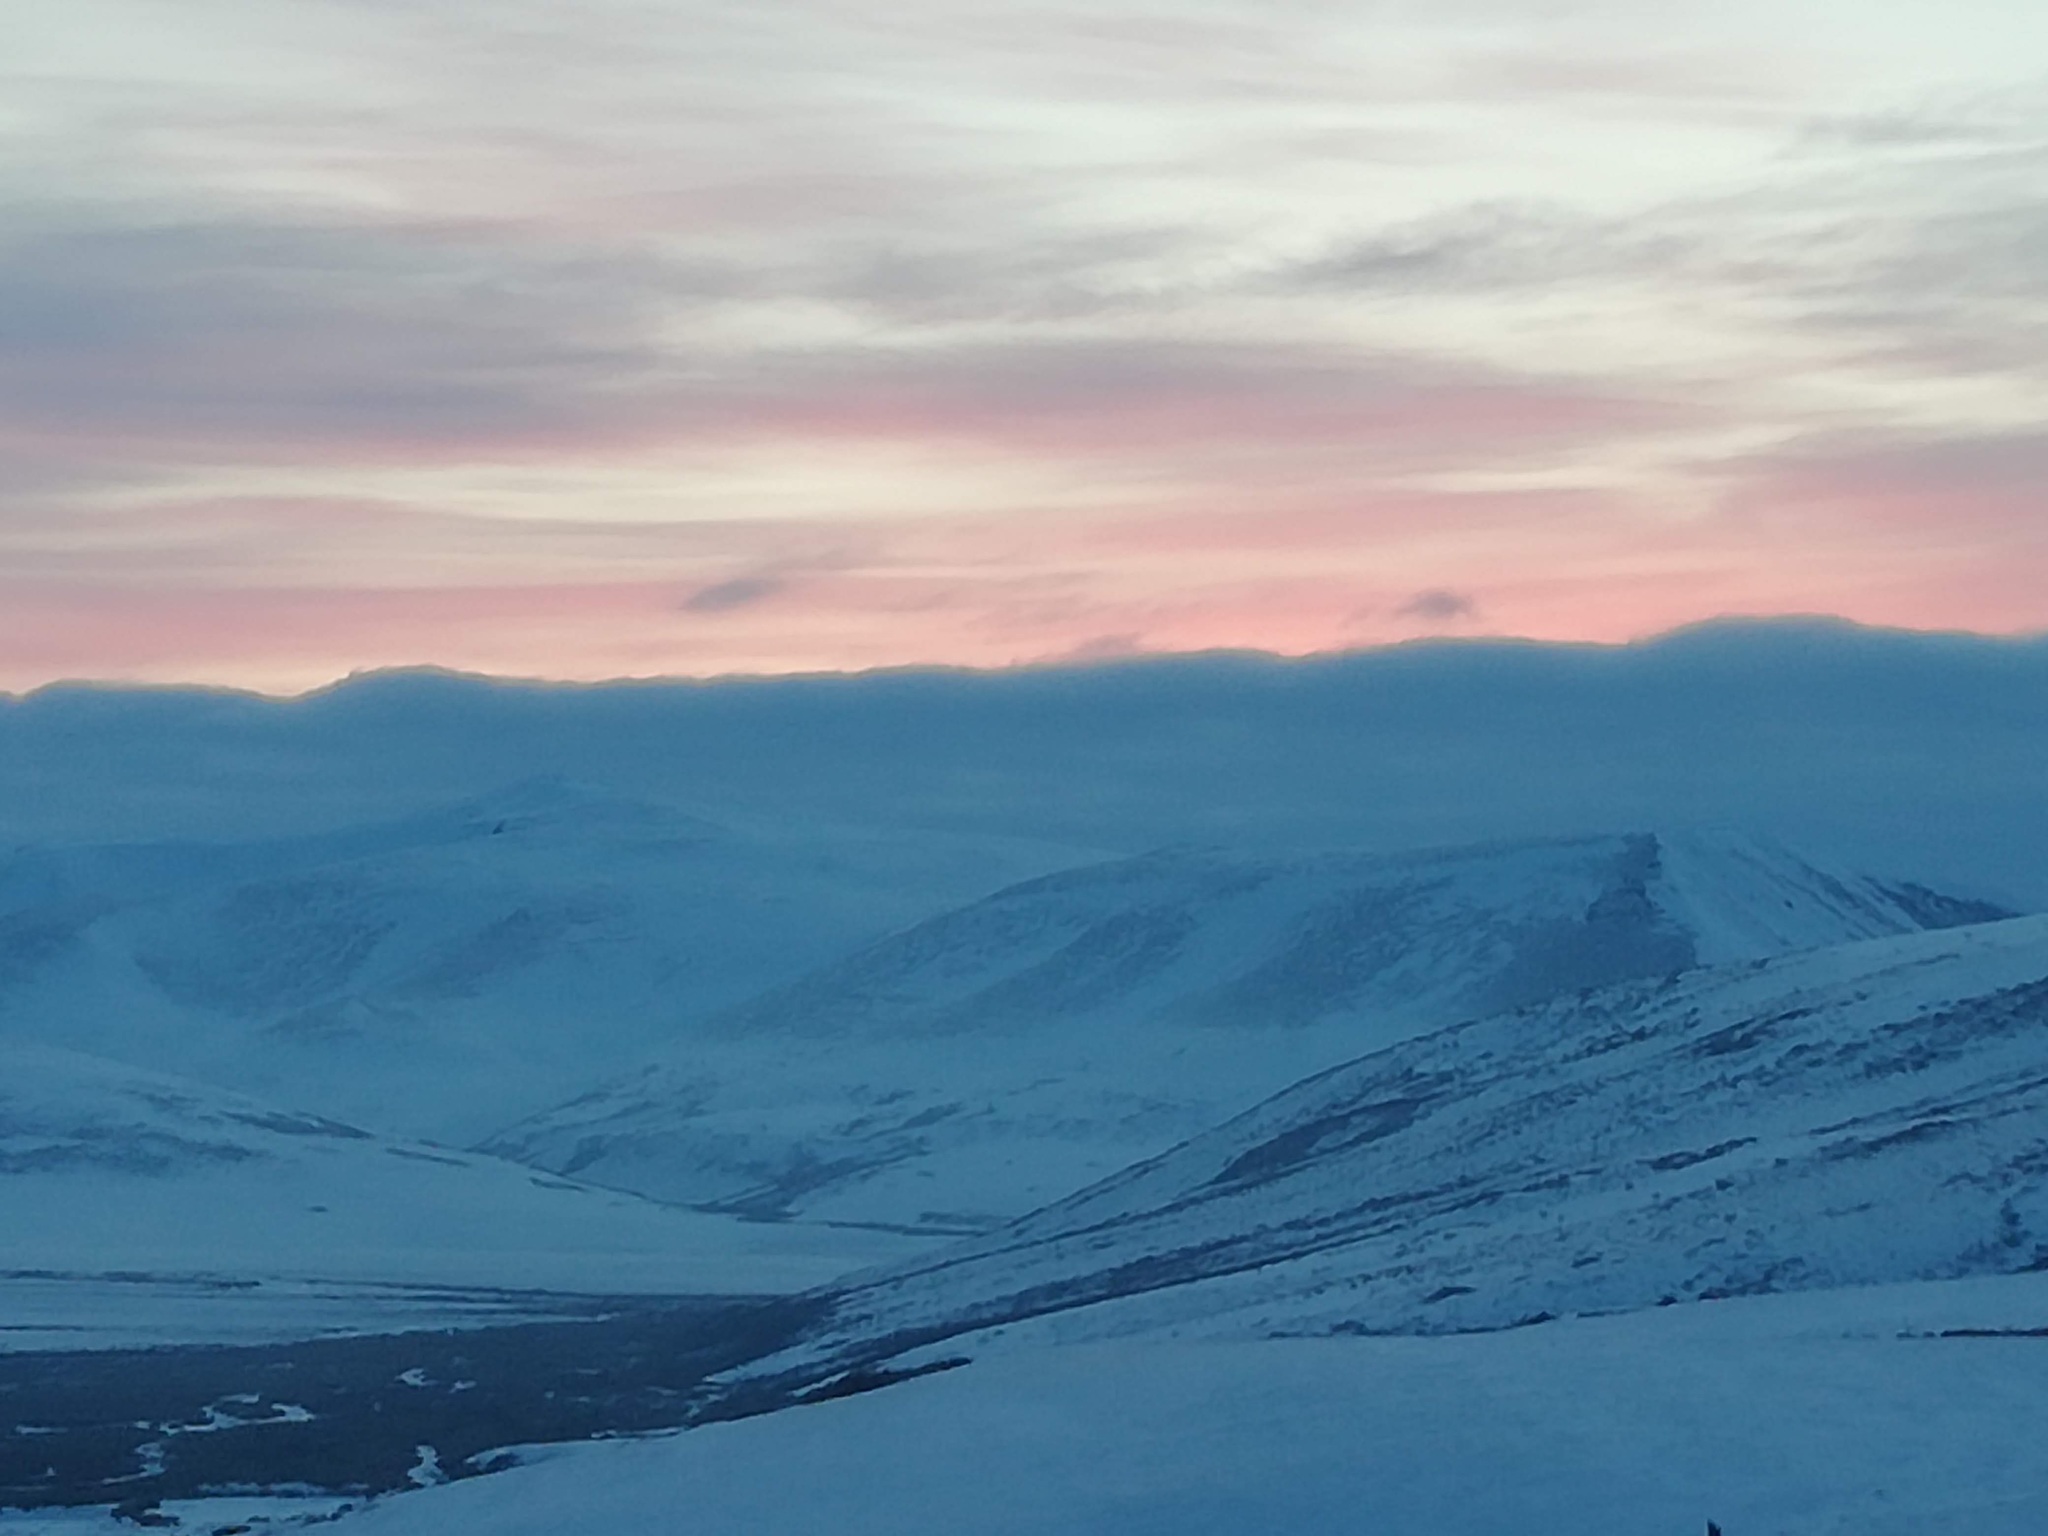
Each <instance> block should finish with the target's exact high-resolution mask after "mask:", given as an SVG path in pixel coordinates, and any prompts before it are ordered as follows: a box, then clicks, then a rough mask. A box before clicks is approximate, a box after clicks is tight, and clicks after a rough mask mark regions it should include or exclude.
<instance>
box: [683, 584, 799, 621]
mask: <svg viewBox="0 0 2048 1536" xmlns="http://www.w3.org/2000/svg"><path fill="white" fill-rule="evenodd" d="M788 585H789V582H788V581H787V580H786V579H785V578H783V577H781V576H735V577H733V578H732V579H731V580H729V581H714V582H713V583H711V585H709V586H707V587H699V588H698V589H697V590H696V591H694V592H692V593H691V594H690V595H689V596H688V597H686V598H684V599H683V601H682V604H681V606H682V609H683V611H684V612H685V613H729V612H731V611H732V610H733V609H735V608H752V607H753V606H755V605H756V604H757V603H763V602H766V601H767V600H768V599H769V598H771V597H773V596H775V595H776V594H777V593H778V592H781V591H782V590H783V589H784V588H785V587H787V586H788Z"/></svg>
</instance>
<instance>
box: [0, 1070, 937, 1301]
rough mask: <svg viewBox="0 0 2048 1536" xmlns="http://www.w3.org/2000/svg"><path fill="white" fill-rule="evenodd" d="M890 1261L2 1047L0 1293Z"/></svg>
mask: <svg viewBox="0 0 2048 1536" xmlns="http://www.w3.org/2000/svg"><path fill="white" fill-rule="evenodd" d="M826 1235H827V1236H829V1234H826ZM889 1251H890V1249H889V1247H888V1245H887V1243H886V1242H885V1241H883V1240H881V1239H879V1238H875V1237H872V1236H861V1235H858V1234H840V1235H839V1238H838V1240H837V1241H829V1242H828V1241H822V1240H821V1234H819V1233H817V1232H815V1231H812V1232H800V1231H796V1230H793V1229H788V1228H771V1227H762V1226H760V1225H759V1224H743V1223H740V1222H737V1221H735V1220H732V1219H730V1218H724V1217H718V1216H713V1215H707V1214H704V1213H700V1212H695V1211H681V1210H676V1209H673V1208H670V1207H665V1206H660V1205H656V1204H654V1203H652V1202H649V1201H645V1200H640V1199H636V1198H634V1197H632V1196H630V1195H624V1194H620V1193H618V1192H616V1191H613V1190H603V1189H595V1188H592V1187H591V1186H589V1185H585V1184H579V1183H576V1182H575V1181H573V1180H565V1179H559V1178H554V1177H550V1176H545V1175H540V1174H537V1173H536V1172H535V1171H534V1170H533V1169H530V1168H522V1167H518V1166H516V1165H514V1164H510V1163H506V1162H502V1161H499V1160H497V1159H494V1158H489V1157H483V1156H479V1155H477V1154H475V1153H468V1152H458V1151H454V1150H451V1149H449V1148H446V1147H442V1146H436V1145H432V1144H428V1143H424V1142H413V1141H401V1140H394V1139H391V1138H387V1137H381V1136H376V1135H372V1134H371V1133H369V1132H367V1131H363V1130H360V1129H358V1128H356V1127H354V1126H352V1125H348V1124H345V1123H343V1122H340V1121H335V1120H329V1119H325V1118H322V1117H319V1116H315V1115H309V1114H303V1113H298V1112H294V1111H290V1110H282V1109H278V1108H276V1107H274V1106H272V1105H268V1104H265V1103H262V1102H260V1101H257V1100H254V1099H249V1098H245V1097H243V1096H241V1095H239V1094H233V1093H228V1092H224V1091H222V1090H219V1089H215V1088H211V1087H208V1086H206V1085H204V1084H200V1083H195V1082H193V1081H191V1080H189V1079H184V1078H179V1077H175V1076H171V1075H168V1074H163V1073H156V1072H148V1071H143V1070H141V1069H137V1068H133V1067H128V1066H124V1065H121V1064H119V1063H115V1062H110V1061H105V1060H102V1059H99V1058H96V1057H91V1056H85V1055H81V1054H79V1053H77V1052H72V1051H62V1050H55V1049H51V1048H49V1047H45V1046H39V1045H23V1044H6V1045H0V1296H11V1293H10V1292H8V1291H7V1290H6V1286H7V1285H8V1284H10V1283H11V1282H14V1281H23V1280H25V1281H45V1282H46V1281H48V1280H50V1279H53V1278H56V1277H63V1276H71V1277H75V1278H77V1279H78V1280H80V1281H82V1282H90V1281H92V1280H93V1279H94V1278H95V1277H104V1276H108V1275H113V1276H117V1277H119V1278H121V1279H122V1280H123V1281H125V1282H126V1293H127V1300H126V1303H125V1304H126V1305H129V1306H145V1305H147V1304H148V1301H147V1282H149V1281H150V1280H152V1279H160V1280H163V1281H165V1282H167V1283H175V1282H178V1281H181V1280H184V1279H189V1278H190V1277H193V1276H204V1277H210V1278H211V1279H213V1280H215V1281H217V1282H220V1283H224V1284H228V1285H230V1286H231V1287H232V1286H235V1285H240V1286H254V1285H256V1284H257V1283H259V1282H260V1281H263V1280H268V1279H285V1280H291V1279H319V1280H328V1281H337V1280H338V1281H349V1282H355V1283H369V1282H375V1283H379V1284H386V1285H411V1286H421V1285H426V1286H449V1285H458V1286H488V1287H495V1288H513V1289H548V1290H558V1291H581V1292H586V1293H604V1292H622V1291H636V1290H637V1291H661V1292H681V1291H692V1290H695V1291H712V1292H718V1291H723V1292H739V1291H754V1290H766V1291H780V1290H788V1289H796V1288H800V1287H802V1286H806V1285H813V1284H817V1283H819V1282H820V1281H822V1280H824V1279H826V1278H828V1277H829V1276H831V1275H832V1274H834V1273H836V1272H838V1271H839V1270H840V1269H843V1268H844V1267H845V1265H846V1264H847V1263H848V1262H858V1261H860V1260H861V1259H863V1258H867V1259H872V1258H874V1257H876V1256H879V1255H880V1254H883V1253H887V1252H889ZM899 1251H900V1250H899ZM101 1301H102V1305H104V1304H105V1298H104V1297H102V1298H101ZM11 1320H13V1321H19V1319H18V1318H17V1319H11Z"/></svg>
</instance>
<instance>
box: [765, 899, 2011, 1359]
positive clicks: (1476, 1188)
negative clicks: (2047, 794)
mask: <svg viewBox="0 0 2048 1536" xmlns="http://www.w3.org/2000/svg"><path fill="white" fill-rule="evenodd" d="M2043 1265H2048V918H2038V917H2030V918H2015V919H2011V920H2009V921H2004V922H1997V923H1987V924H1981V925H1976V926H1971V927H1967V928H1962V929H1958V930H1954V931H1950V932H1943V933H1929V934H1916V935H1910V936H1906V937H1902V938H1889V939H1880V940H1873V941H1868V942H1864V943H1859V944H1851V945H1845V946H1838V947H1834V948H1830V949H1825V950H1820V951H1814V952H1808V953H1802V954H1797V955H1790V956H1785V957H1781V958H1777V959H1771V960H1764V961H1756V962H1749V963H1742V964H1735V965H1726V966H1720V967H1714V968H1708V969H1702V970H1697V971H1694V972H1690V973H1687V974H1683V975H1679V976H1673V977H1667V978H1662V979H1658V980H1651V981H1634V982H1626V983H1622V984H1619V985H1617V986H1614V987H1610V988H1607V989H1604V990H1601V991H1598V992H1594V993H1591V994H1588V995H1584V996H1575V997H1571V998H1566V999H1560V1000H1557V1001H1553V1002H1550V1003H1546V1004H1541V1005H1537V1006H1535V1007H1531V1008H1527V1009H1523V1010H1519V1011H1516V1012H1512V1013H1508V1014H1504V1015H1500V1016H1497V1017H1493V1018H1489V1019H1485V1020H1481V1021H1476V1022H1472V1023H1468V1024H1463V1025H1459V1026H1455V1027H1452V1028H1449V1029H1445V1030H1442V1031H1439V1032H1437V1033H1435V1034H1431V1035H1427V1036H1424V1037H1421V1038H1418V1039H1414V1040H1410V1041H1406V1042H1403V1043H1401V1044H1399V1045H1395V1046H1393V1047H1391V1048H1389V1049H1386V1050H1383V1051H1378V1052H1375V1053H1374V1054H1372V1055H1369V1056H1366V1057H1364V1058H1362V1059H1361V1060H1358V1061H1355V1062H1352V1063H1350V1064H1348V1065H1345V1066H1342V1067H1339V1068H1336V1069H1335V1070H1332V1071H1329V1072H1326V1073H1323V1074H1322V1075H1320V1076H1318V1077H1315V1078H1313V1079H1310V1080H1309V1081H1306V1082H1303V1083H1301V1084H1299V1085H1297V1086H1295V1087H1294V1088H1291V1089H1289V1090H1288V1091H1286V1092H1285V1093H1282V1094H1280V1095H1278V1096H1277V1097H1275V1098H1273V1099H1271V1100H1269V1101H1267V1102H1266V1103H1264V1104H1261V1105H1260V1106H1258V1107H1257V1108H1255V1109H1253V1110H1252V1111H1250V1112H1249V1113H1247V1114H1244V1115H1241V1116H1239V1117H1238V1118H1237V1119H1235V1120H1233V1121H1231V1122H1229V1123H1228V1124H1226V1125H1223V1126H1221V1127H1219V1128H1217V1129H1216V1130H1214V1131H1212V1132H1210V1133H1208V1134H1206V1135H1204V1136H1200V1137H1197V1138H1195V1139H1194V1140H1192V1141H1190V1142H1188V1143H1187V1144H1185V1145H1183V1146H1180V1147H1177V1148H1175V1149H1173V1150H1172V1151H1170V1152H1168V1153H1166V1154H1165V1155H1163V1156H1160V1157H1157V1158H1154V1159H1152V1160H1150V1161H1148V1162H1145V1163H1142V1164H1139V1165H1137V1166H1136V1167H1133V1168H1131V1169H1129V1170H1127V1171H1125V1172H1124V1173H1122V1174H1119V1175H1117V1176H1116V1177H1114V1178H1111V1179H1109V1180H1106V1181H1104V1182H1103V1183H1101V1184H1099V1185H1097V1186H1095V1187H1094V1188H1092V1189H1089V1190H1087V1191H1084V1192H1082V1193H1080V1194H1078V1195H1076V1196H1074V1197H1072V1198H1070V1199H1067V1200H1064V1201H1061V1202H1059V1203H1057V1204H1055V1205H1052V1206H1050V1207H1048V1208H1046V1209H1044V1210H1042V1211H1039V1212H1037V1213H1035V1214H1033V1215H1031V1216H1028V1217H1026V1218H1024V1219H1023V1220H1020V1221H1018V1222H1015V1223H1013V1224H1011V1225H1009V1226H1008V1227H1006V1228H1004V1229H1003V1230H1002V1231H1000V1232H997V1233H994V1234H991V1235H989V1236H986V1237H984V1238H980V1239H977V1240H973V1241H969V1242H967V1243H963V1244H961V1245H958V1246H956V1247H954V1248H951V1249H949V1250H946V1251H944V1252H943V1253H941V1254H938V1255H935V1256H933V1257H931V1258H928V1259H922V1260H914V1261H912V1262H911V1263H909V1264H908V1265H906V1266H904V1267H902V1268H900V1269H897V1270H895V1271H892V1272H886V1273H883V1274H880V1275H877V1276H874V1277H870V1278H868V1279H866V1280H865V1281H863V1282H861V1283H857V1284H855V1285H853V1286H851V1287H850V1288H848V1289H846V1290H845V1291H844V1292H843V1293H842V1294H841V1295H840V1297H839V1299H838V1304H837V1312H836V1319H835V1321H834V1323H833V1324H832V1325H831V1326H830V1327H829V1328H828V1329H827V1330H826V1331H825V1332H824V1333H823V1334H821V1335H820V1336H819V1337H818V1338H817V1339H815V1340H814V1341H813V1342H812V1344H811V1345H810V1346H809V1347H808V1351H807V1353H806V1355H805V1356H804V1357H803V1358H802V1359H801V1360H800V1361H792V1360H788V1359H785V1360H783V1361H781V1362H778V1366H779V1367H792V1368H796V1369H799V1370H800V1371H801V1372H803V1373H808V1374H811V1375H815V1374H817V1373H818V1372H820V1371H824V1370H828V1369H831V1368H836V1367H838V1366H844V1365H847V1364H860V1363H866V1364H870V1365H871V1364H873V1363H874V1362H876V1361H880V1360H885V1359H889V1358H891V1357H894V1356H897V1355H899V1354H903V1353H904V1352H906V1351H915V1350H917V1349H918V1348H919V1347H921V1346H927V1345H932V1344H934V1343H935V1342H937V1341H940V1340H946V1339H957V1338H958V1337H959V1336H961V1335H965V1334H971V1333H973V1332H975V1331H976V1330H980V1329H986V1328H991V1327H994V1326H996V1325H1004V1324H1016V1323H1019V1322H1021V1321H1023V1320H1026V1319H1034V1318H1042V1319H1046V1320H1047V1321H1046V1322H1044V1323H1041V1324H1038V1325H1035V1326H1036V1328H1037V1329H1039V1330H1049V1331H1050V1332H1052V1333H1053V1334H1055V1335H1057V1336H1062V1337H1074V1336H1081V1337H1096V1336H1114V1335H1120V1334H1158V1333H1162V1332H1164V1333H1193V1334H1203V1335H1209V1334H1217V1335H1226V1336H1239V1337H1241V1336H1264V1335H1280V1334H1319V1333H1333V1332H1335V1333H1343V1332H1363V1333H1380V1332H1389V1333H1442V1332H1454V1331H1461V1330H1470V1329H1492V1328H1503V1327H1509V1326H1513V1325H1515V1324H1518V1323H1525V1322H1529V1321H1533V1320H1540V1319H1542V1318H1545V1317H1548V1316H1553V1315H1561V1314H1566V1313H1588V1312H1599V1311H1609V1310H1626V1309H1630V1308H1638V1307H1647V1306H1653V1305H1656V1304H1658V1303H1661V1302H1667V1301H1683V1300H1695V1299H1713V1298H1720V1297H1729V1296H1737V1295H1745V1294H1752V1293H1764V1292H1772V1291H1789V1290H1803V1289H1816V1288H1822V1287H1836V1286H1854V1285H1867V1284H1875V1283H1880V1282H1888V1281H1903V1280H1913V1279H1937V1278H1943V1277H1950V1276H1963V1275H1972V1274H1992V1273H2004V1272H2013V1271H2020V1270H2026V1269H2031V1268H2037V1267H2041V1266H2043ZM1033 1332H1034V1330H1033V1328H1025V1329H1022V1330H1015V1329H1013V1330H1012V1335H1013V1342H1014V1341H1015V1336H1016V1335H1018V1334H1022V1335H1026V1336H1029V1335H1032V1334H1033ZM948 1347H951V1346H948ZM911 1358H912V1359H915V1358H917V1357H916V1356H915V1355H914V1354H913V1355H912V1356H911ZM767 1369H768V1368H766V1367H764V1371H765V1370H767Z"/></svg>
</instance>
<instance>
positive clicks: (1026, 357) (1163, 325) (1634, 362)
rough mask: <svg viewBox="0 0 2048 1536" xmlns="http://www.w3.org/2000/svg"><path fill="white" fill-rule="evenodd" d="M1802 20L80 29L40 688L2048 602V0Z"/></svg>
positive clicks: (24, 392)
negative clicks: (66, 681) (86, 680)
mask: <svg viewBox="0 0 2048 1536" xmlns="http://www.w3.org/2000/svg"><path fill="white" fill-rule="evenodd" d="M1795 9H1796V10H1797V11H1798V13H1799V14H1798V15H1797V16H1796V17H1792V18H1790V19H1789V20H1788V18H1787V14H1786V13H1785V11H1784V9H1783V7H1782V6H1778V7H1772V8H1768V9H1766V8H1763V7H1761V6H1750V5H1747V4H1740V3H1738V4H1733V5H1730V6H1726V7H1717V8H1715V10H1714V13H1713V14H1712V15H1711V16H1708V15H1693V16H1689V17H1685V18H1674V17H1671V16H1669V15H1660V16H1659V18H1657V24H1656V25H1655V26H1654V27H1652V26H1650V25H1648V24H1647V21H1646V16H1645V13H1643V12H1642V11H1641V10H1640V9H1639V8H1634V7H1623V6H1620V5H1619V4H1608V3H1595V4H1591V5H1586V6H1580V7H1574V8H1571V9H1569V10H1568V11H1560V10H1558V9H1557V8H1553V7H1539V6H1536V5H1533V4H1526V5H1525V4H1521V3H1519V0H1452V3H1449V4H1446V5H1441V6H1437V7H1433V8H1431V11H1430V14H1429V15H1427V16H1426V17H1423V16H1416V15H1412V14H1408V13H1406V12H1403V11H1400V10H1398V9H1395V8H1377V7H1342V8H1332V7H1325V6H1321V5H1312V4H1306V3H1301V4H1296V3H1291V0H1290V3H1279V4H1275V3H1272V0H1266V3H1262V4H1260V5H1256V6H1254V5H1252V4H1250V3H1249V0H1199V3H1193V4H1177V5H1174V6H1171V7H1163V6H1153V5H1149V4H1140V3H1122V0H1119V3H1117V4H1113V5H1110V6H1107V7H1105V6H1102V5H1090V6H1081V5H1079V4H1058V3H1053V0H1033V3H1028V4H1006V5H1001V6H994V7H990V6H967V5H964V4H959V3H955V0H947V3H940V0H912V3H910V4H908V5H906V6H902V7H896V8H893V9H891V10H889V11H888V12H887V13H883V12H879V11H876V10H875V9H874V8H872V7H862V6H853V5H851V4H843V3H839V0H795V3H792V4H790V5H786V6H774V7H763V6H759V5H752V4H745V5H743V4H739V3H737V0H593V3H592V4H590V5H587V6H579V7H576V8H573V9H564V8H561V7H554V6H543V5H540V4H539V3H538V0H501V3H498V4H493V5H490V6H485V5H482V4H480V3H471V0H429V3H427V4H423V5H420V6H411V7H388V6H383V5H376V4H368V3H362V0H284V3H281V4H279V5H276V6H266V7H264V8H263V9H262V11H261V13H260V15H252V13H251V12H250V11H249V9H248V8H247V7H246V6H242V5H232V4H229V3H228V0H188V3H184V4H181V5H179V6H177V7H171V6H167V5H164V4H162V3H161V0H66V3H65V4H63V5H61V6H60V5H58V4H56V3H55V0H31V3H30V5H29V7H28V11H27V14H26V16H25V18H24V19H23V24H22V26H21V28H20V33H21V36H20V39H19V46H17V47H12V48H10V50H9V52H8V56H7V57H6V58H4V59H0V102H4V103H5V104H6V105H5V108H4V110H0V198H4V199H5V206H6V209H7V214H8V217H7V218H6V219H5V220H4V221H0V688H23V687H29V686H33V685H35V684H37V683H40V682H43V681H47V680H49V679H51V678H55V677H59V676H77V675H92V676H105V677H124V678H156V679H204V680H217V681H226V682H237V683H245V684H252V685H255V686H261V687H267V688H279V689H295V688H301V687H306V686H311V685H314V684H317V683H319V682H322V681H324V680H326V679H328V678H331V677H332V676H334V675H337V674H339V673H342V672H345V671H348V670H350V669H352V668H356V667H363V666H374V665H385V664H396V663H405V662H416V661H430V662H439V663H443V664H450V665H459V666H467V667H477V668H482V669H487V670H500V671H517V672H529V673H542V674H547V675H555V676H597V675H609V674H615V673H621V672H633V673H645V672H663V671H679V672H714V671H726V670H758V669H771V670H772V669H784V668H829V667H859V666H870V665H886V664H895V663H905V662H921V661H941V662H961V663H971V664H989V665H1001V664H1006V663H1012V662H1018V661H1029V660H1035V659H1042V658H1047V657H1055V656H1101V655H1112V654H1123V653H1128V652H1131V651H1135V650H1148V649H1173V648H1186V647H1196V646H1211V645H1240V646H1265V647H1271V648H1275V649H1282V650H1297V651H1298V650H1312V649H1320V648H1327V647H1334V646H1344V645H1355V644H1364V643H1373V642H1378V641H1385V640H1391V639H1399V638H1405V637H1410V636H1414V635H1418V634H1428V633H1439V632H1451V633H1521V634H1530V635H1539V636H1551V637H1569V638H1585V639H1618V638H1624V637H1626V636H1629V635H1633V634H1638V633H1643V632H1646V631H1650V630H1655V629H1662V628H1666V627H1669V626H1671V625H1675V624H1678V623H1683V622H1686V621H1688V620H1692V619H1696V618H1701V617H1705V616H1708V615H1710V614H1714V613H1722V612H1750V613H1756V612H1779V611H1787V610H1793V611H1832V612H1839V613H1844V614H1847V615H1849V616H1852V617H1856V618H1861V619H1865V620H1869V621H1875V622H1887V623H1900V624H1909V625H1924V626H1960V627H1972V628H1981V629H1990V630H2021V629H2035V628H2040V627H2043V626H2044V625H2048V505H2044V501H2043V493H2044V488H2048V449H2044V446H2043V444H2044V439H2043V436H2042V433H2041V431H2040V427H2039V423H2040V421H2041V420H2042V419H2043V406H2044V403H2048V361H2044V359H2048V193H2044V192H2043V190H2042V189H2043V188H2048V88H2044V85H2043V82H2042V81H2041V80H2040V79H2039V78H2038V77H2037V78H2029V77H2028V76H2027V75H2026V74H2024V73H2021V72H2018V71H2019V70H2020V69H2021V67H2022V66H2023V62H2024V61H2025V60H2027V59H2029V58H2040V57H2044V56H2048V34H2044V23H2042V22H2040V21H2037V20H2035V19H2033V18H2032V17H2031V16H2030V15H2028V14H2022V13H2021V12H2020V11H2019V10H2018V9H2016V8H2013V7H2010V6H2007V5H2004V4H2002V3H2000V0H1970V3H1968V4H1966V5H1965V6H1964V8H1963V11H1962V12H1958V11H1957V10H1956V8H1955V6H1954V5H1946V6H1943V7H1940V8H1936V7H1934V6H1933V5H1932V4H1930V3H1923V0H1883V3H1882V4H1880V5H1879V6H1877V7H1876V8H1875V9H1873V8H1872V7H1869V6H1863V7H1857V8H1855V9H1853V10H1852V9H1850V8H1849V7H1847V6H1846V5H1837V4H1834V3H1832V0H1800V3H1799V5H1798V6H1797V7H1795ZM1793 21H1796V22H1797V23H1798V24H1797V25H1793V24H1791V23H1792V22H1793ZM2030 50H2031V51H2030Z"/></svg>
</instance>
